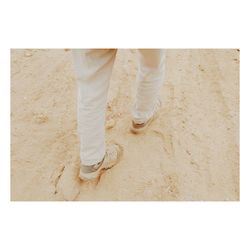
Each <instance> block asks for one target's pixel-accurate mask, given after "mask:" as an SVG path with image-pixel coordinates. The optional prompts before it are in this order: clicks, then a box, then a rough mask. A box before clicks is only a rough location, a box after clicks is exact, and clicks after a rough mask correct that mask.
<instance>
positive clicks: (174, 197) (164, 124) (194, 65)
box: [11, 49, 239, 201]
mask: <svg viewBox="0 0 250 250" xmlns="http://www.w3.org/2000/svg"><path fill="white" fill-rule="evenodd" d="M166 55H167V67H166V71H167V79H166V82H165V83H164V86H163V88H162V91H161V96H162V103H163V106H162V108H161V110H160V112H159V114H160V116H159V118H158V119H157V120H156V121H154V123H152V125H151V127H150V129H149V130H148V131H147V133H145V134H142V135H133V134H131V133H130V132H129V125H130V122H131V116H130V109H131V105H132V99H133V96H134V92H135V88H134V87H135V86H134V82H135V75H136V51H135V50H119V51H118V54H117V58H116V62H115V66H114V69H113V75H112V79H111V84H110V92H109V97H108V110H107V128H106V138H107V143H108V142H110V141H112V140H115V141H116V142H118V143H119V144H121V145H122V146H123V149H124V153H123V157H122V159H121V161H120V163H119V164H118V165H117V166H115V167H114V168H112V169H111V170H108V171H106V172H105V173H104V174H103V175H102V177H101V179H100V181H99V182H98V183H97V182H95V183H94V182H90V183H86V182H80V181H79V180H78V178H77V177H76V176H77V171H78V166H79V141H78V136H77V122H76V83H75V77H74V72H73V67H72V57H71V50H69V49H65V50H63V49H60V50H54V49H53V50H49V49H45V50H37V49H31V50H12V51H11V200H15V201H17V200H19V201H31V200H32V201H39V200H40V201H63V200H78V201H83V200H114V201H116V200H118V201H119V200H122V201H124V200H125V201H137V200H138V201H200V200H206V201H211V200H213V201H217V200H222V201H237V200H239V51H238V50H236V49H228V50H221V49H220V50H167V53H166Z"/></svg>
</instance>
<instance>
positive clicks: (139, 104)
mask: <svg viewBox="0 0 250 250" xmlns="http://www.w3.org/2000/svg"><path fill="white" fill-rule="evenodd" d="M116 52H117V50H116V49H87V50H84V49H82V50H81V49H80V50H73V57H74V64H75V70H76V79H77V84H78V102H77V103H78V118H77V119H78V133H79V137H80V160H81V164H82V166H83V176H84V173H85V172H86V173H87V174H86V176H92V175H93V174H92V173H93V172H95V171H96V170H98V169H99V167H100V166H102V165H103V164H104V162H105V159H104V158H105V153H106V152H107V150H106V145H105V113H106V105H107V94H108V87H109V81H110V76H111V72H112V68H113V64H114V61H115V56H116ZM138 57H139V60H138V61H139V66H138V74H137V80H136V84H137V91H136V100H135V103H134V105H133V110H132V117H133V122H134V124H146V123H147V121H148V120H150V119H151V118H152V116H153V115H154V113H155V110H156V107H157V103H158V99H159V92H160V87H161V86H162V84H163V82H164V74H165V63H164V62H165V53H164V50H160V49H139V50H138ZM111 155H112V153H111ZM113 158H114V154H113ZM117 158H119V155H117ZM112 161H113V165H114V162H115V161H114V159H113V160H112V159H111V162H112ZM111 165H112V164H108V163H107V162H106V167H104V168H110V167H111ZM93 176H95V175H93ZM90 178H92V177H90Z"/></svg>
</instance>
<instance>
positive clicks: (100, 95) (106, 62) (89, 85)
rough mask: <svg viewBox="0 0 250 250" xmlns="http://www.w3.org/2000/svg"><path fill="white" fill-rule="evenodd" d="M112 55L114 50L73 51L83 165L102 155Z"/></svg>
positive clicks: (97, 159)
mask: <svg viewBox="0 0 250 250" xmlns="http://www.w3.org/2000/svg"><path fill="white" fill-rule="evenodd" d="M115 55H116V50H115V49H88V50H84V49H75V50H73V58H74V65H75V71H76V80H77V84H78V133H79V136H80V158H81V163H82V164H84V165H93V164H96V163H98V162H100V161H101V160H102V159H103V157H104V155H105V113H106V103H107V93H108V87H109V80H110V76H111V72H112V68H113V64H114V60H115Z"/></svg>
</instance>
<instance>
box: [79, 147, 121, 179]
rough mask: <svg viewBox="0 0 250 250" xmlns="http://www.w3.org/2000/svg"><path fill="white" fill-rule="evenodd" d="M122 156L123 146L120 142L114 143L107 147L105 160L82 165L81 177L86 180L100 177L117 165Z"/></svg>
mask: <svg viewBox="0 0 250 250" xmlns="http://www.w3.org/2000/svg"><path fill="white" fill-rule="evenodd" d="M121 156H122V147H121V146H120V145H119V144H116V143H114V144H112V145H110V146H108V147H107V150H106V154H105V156H104V158H103V160H102V161H101V162H99V163H97V164H95V165H91V166H85V165H81V167H80V174H79V178H80V179H81V180H84V181H88V180H95V179H98V178H99V177H100V176H101V174H102V173H103V172H104V171H105V170H107V169H110V168H112V167H113V166H114V165H116V164H117V163H118V162H119V160H120V159H121Z"/></svg>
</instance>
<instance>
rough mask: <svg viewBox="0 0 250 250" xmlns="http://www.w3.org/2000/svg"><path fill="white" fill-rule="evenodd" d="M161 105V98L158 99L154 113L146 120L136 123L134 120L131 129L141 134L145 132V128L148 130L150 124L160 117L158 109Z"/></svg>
mask: <svg viewBox="0 0 250 250" xmlns="http://www.w3.org/2000/svg"><path fill="white" fill-rule="evenodd" d="M160 106H161V102H160V100H158V101H157V104H156V107H155V110H154V113H153V115H152V116H151V118H149V119H148V120H147V121H146V122H144V123H136V122H134V121H133V120H132V125H131V127H130V131H131V132H132V133H134V134H140V133H143V132H144V131H145V130H147V128H148V127H149V125H150V124H151V123H152V122H153V121H154V120H155V119H156V118H157V117H158V113H157V111H158V110H159V108H160Z"/></svg>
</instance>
